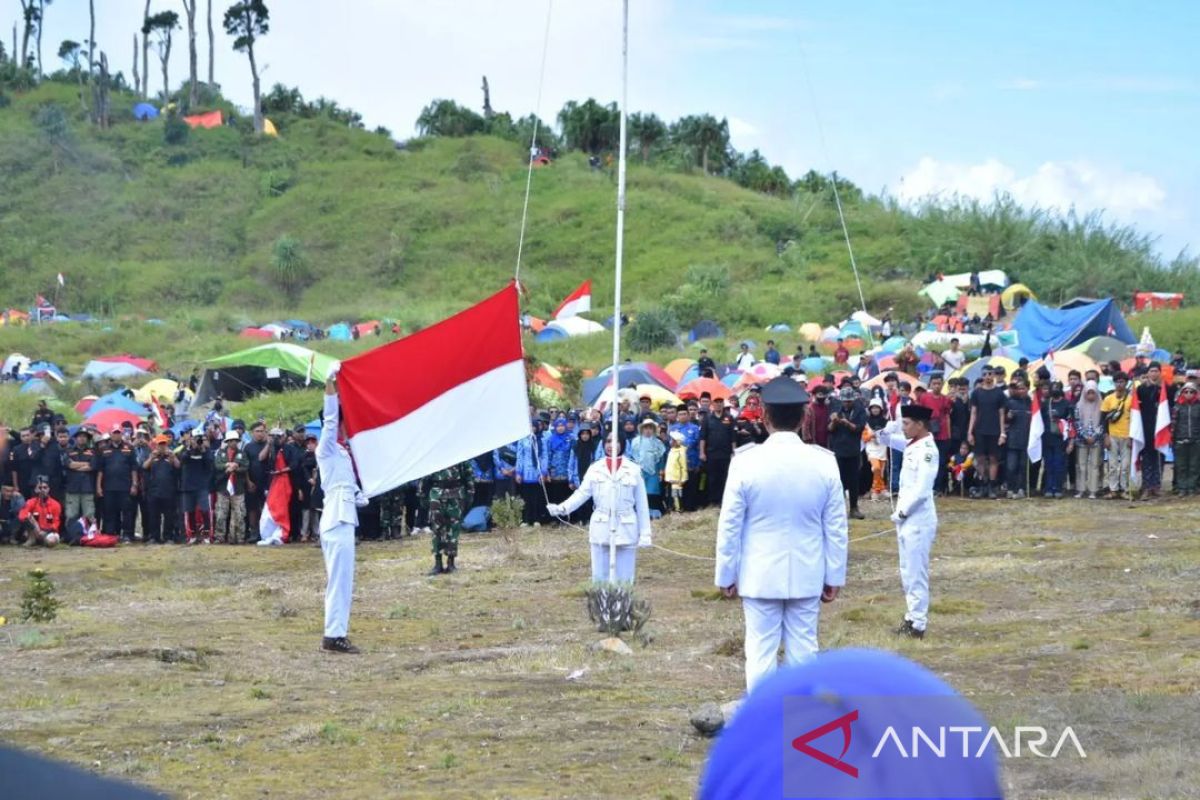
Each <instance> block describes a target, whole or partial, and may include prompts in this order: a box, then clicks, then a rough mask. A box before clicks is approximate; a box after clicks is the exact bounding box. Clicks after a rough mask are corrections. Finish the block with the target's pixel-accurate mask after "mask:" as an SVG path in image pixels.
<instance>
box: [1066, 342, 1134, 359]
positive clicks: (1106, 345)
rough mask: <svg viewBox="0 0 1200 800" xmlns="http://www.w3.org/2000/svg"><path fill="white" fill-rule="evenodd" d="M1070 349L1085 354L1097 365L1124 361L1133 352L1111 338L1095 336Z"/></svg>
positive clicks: (1127, 346) (1123, 343)
mask: <svg viewBox="0 0 1200 800" xmlns="http://www.w3.org/2000/svg"><path fill="white" fill-rule="evenodd" d="M1070 349H1071V350H1075V351H1078V352H1080V353H1083V354H1084V355H1085V356H1087V357H1088V358H1090V359H1092V360H1093V361H1095V362H1097V363H1107V362H1109V361H1124V360H1125V359H1127V358H1129V355H1130V353H1131V352H1132V350H1131V348H1130V347H1129V345H1128V344H1126V343H1125V342H1122V341H1121V340H1120V339H1114V338H1112V337H1111V336H1095V337H1093V338H1091V339H1088V340H1087V341H1084V342H1080V343H1079V344H1077V345H1075V346H1074V347H1072V348H1070Z"/></svg>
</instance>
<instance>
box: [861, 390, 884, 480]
mask: <svg viewBox="0 0 1200 800" xmlns="http://www.w3.org/2000/svg"><path fill="white" fill-rule="evenodd" d="M887 423H888V418H887V413H886V412H885V411H884V405H883V399H882V398H880V397H872V398H871V400H870V402H869V403H868V404H867V426H866V428H865V429H864V430H863V440H864V441H865V442H866V454H867V462H868V463H869V464H870V466H871V499H872V500H878V499H879V498H880V497H883V496H885V495H888V494H889V493H888V487H887V484H886V483H884V477H883V476H884V471H885V469H886V467H887V458H888V450H889V449H890V448H888V446H887V445H885V444H884V443H883V442H882V441H880V439H879V435H878V432H879V431H880V430H882V429H883V427H884V426H885V425H887Z"/></svg>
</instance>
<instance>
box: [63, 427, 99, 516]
mask: <svg viewBox="0 0 1200 800" xmlns="http://www.w3.org/2000/svg"><path fill="white" fill-rule="evenodd" d="M90 440H91V436H90V435H89V434H88V432H87V430H86V429H85V428H80V429H79V430H77V431H76V432H75V443H74V445H73V446H72V447H71V449H70V450H68V451H67V476H66V479H65V481H64V484H63V488H64V489H65V490H66V493H67V502H66V509H65V510H66V515H67V519H79V518H80V517H88V518H89V519H91V518H95V516H96V451H95V450H93V449H92V445H91V441H90Z"/></svg>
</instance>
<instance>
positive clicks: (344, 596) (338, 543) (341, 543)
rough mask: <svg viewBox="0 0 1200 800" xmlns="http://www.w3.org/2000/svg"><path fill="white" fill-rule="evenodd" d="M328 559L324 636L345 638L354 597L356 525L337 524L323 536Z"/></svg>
mask: <svg viewBox="0 0 1200 800" xmlns="http://www.w3.org/2000/svg"><path fill="white" fill-rule="evenodd" d="M321 553H322V554H323V555H324V556H325V581H326V583H325V635H326V636H327V637H329V638H331V639H332V638H336V637H339V636H345V635H346V631H348V630H349V629H350V601H351V600H352V599H353V598H354V526H353V525H338V526H337V527H336V528H334V529H333V530H331V531H327V532H325V533H322V534H321Z"/></svg>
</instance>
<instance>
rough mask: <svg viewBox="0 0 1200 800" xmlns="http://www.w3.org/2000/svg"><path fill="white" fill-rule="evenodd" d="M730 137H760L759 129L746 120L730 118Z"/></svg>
mask: <svg viewBox="0 0 1200 800" xmlns="http://www.w3.org/2000/svg"><path fill="white" fill-rule="evenodd" d="M728 120H729V136H730V138H733V139H739V140H741V139H752V138H754V137H756V136H758V133H759V131H758V128H756V127H755V126H754V125H752V124H751V123H749V122H747V121H746V120H744V119H739V118H738V117H729V118H728Z"/></svg>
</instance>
